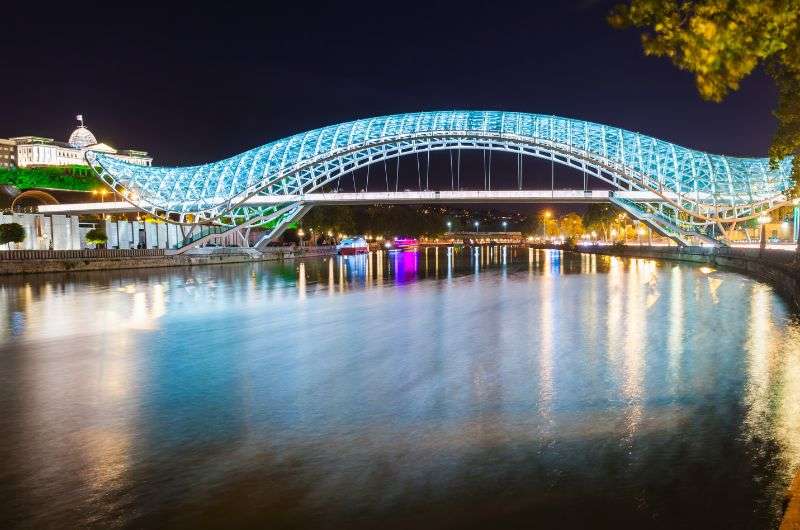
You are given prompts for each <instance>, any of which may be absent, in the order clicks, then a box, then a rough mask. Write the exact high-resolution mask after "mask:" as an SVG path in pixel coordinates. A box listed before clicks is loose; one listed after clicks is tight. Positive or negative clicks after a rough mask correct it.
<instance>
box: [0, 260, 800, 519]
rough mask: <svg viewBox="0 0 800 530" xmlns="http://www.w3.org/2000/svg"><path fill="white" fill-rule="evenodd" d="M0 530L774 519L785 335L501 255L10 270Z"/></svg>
mask: <svg viewBox="0 0 800 530" xmlns="http://www.w3.org/2000/svg"><path fill="white" fill-rule="evenodd" d="M0 383H2V384H0V404H1V405H2V409H1V411H2V422H0V498H2V499H3V502H2V505H1V506H0V527H2V528H79V527H88V528H109V527H113V528H237V527H248V528H378V527H380V528H398V529H400V528H532V527H538V528H555V527H558V528H587V527H604V526H615V527H628V528H641V527H653V528H684V527H685V528H708V527H715V528H774V527H777V525H779V523H780V518H781V513H782V510H783V507H784V506H783V504H784V500H785V495H786V491H787V489H788V487H789V485H790V483H791V480H792V478H793V476H794V474H795V473H796V470H797V469H798V465H800V325H799V324H798V321H797V320H796V318H795V315H793V314H792V313H791V312H790V310H789V309H788V307H787V305H786V304H785V303H784V302H783V301H782V300H781V298H780V297H778V296H777V295H776V294H775V293H774V292H773V290H772V289H771V288H770V287H769V286H767V285H765V284H762V283H759V282H757V281H755V280H752V279H749V278H746V277H744V276H740V275H738V274H734V273H730V272H725V271H721V270H713V269H710V268H708V267H698V266H694V265H688V264H678V263H669V262H657V261H652V260H643V259H621V258H615V257H603V256H596V255H586V254H574V253H563V252H560V251H555V250H532V249H527V248H512V247H483V248H481V249H475V250H470V249H466V250H464V249H447V248H440V249H438V250H437V249H432V248H431V249H427V250H421V251H420V252H418V253H414V252H405V253H384V252H378V253H373V254H370V256H369V257H366V256H359V257H348V258H341V257H333V258H317V259H309V260H307V261H303V262H285V263H269V262H262V263H253V264H241V265H220V266H205V267H193V268H180V269H179V268H165V269H151V270H139V271H113V272H96V273H74V274H59V275H31V276H25V277H5V278H3V280H2V283H0Z"/></svg>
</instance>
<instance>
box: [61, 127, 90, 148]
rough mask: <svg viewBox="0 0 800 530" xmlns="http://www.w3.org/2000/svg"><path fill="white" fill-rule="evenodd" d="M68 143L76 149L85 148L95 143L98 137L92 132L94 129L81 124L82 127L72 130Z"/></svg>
mask: <svg viewBox="0 0 800 530" xmlns="http://www.w3.org/2000/svg"><path fill="white" fill-rule="evenodd" d="M67 143H68V144H69V145H71V146H72V147H74V148H75V149H84V148H86V147H89V146H90V145H95V144H96V143H97V139H96V138H95V137H94V135H93V134H92V131H90V130H89V129H87V128H86V127H85V126H84V125H83V124H81V125H80V127H78V128H77V129H75V130H74V131H72V134H70V135H69V140H68V141H67Z"/></svg>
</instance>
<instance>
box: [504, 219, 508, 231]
mask: <svg viewBox="0 0 800 530" xmlns="http://www.w3.org/2000/svg"><path fill="white" fill-rule="evenodd" d="M507 226H508V223H507V222H506V221H503V232H505V231H506V227H507Z"/></svg>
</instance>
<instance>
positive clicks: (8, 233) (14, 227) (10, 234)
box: [0, 223, 25, 245]
mask: <svg viewBox="0 0 800 530" xmlns="http://www.w3.org/2000/svg"><path fill="white" fill-rule="evenodd" d="M23 241H25V229H24V228H22V225H21V224H19V223H4V224H0V245H5V244H6V243H22V242H23Z"/></svg>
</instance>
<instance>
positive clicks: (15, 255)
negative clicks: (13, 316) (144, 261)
mask: <svg viewBox="0 0 800 530" xmlns="http://www.w3.org/2000/svg"><path fill="white" fill-rule="evenodd" d="M163 255H164V249H161V248H147V249H145V248H129V249H124V248H123V249H89V248H87V249H82V250H0V260H3V261H25V260H47V259H114V258H157V257H161V256H163Z"/></svg>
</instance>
